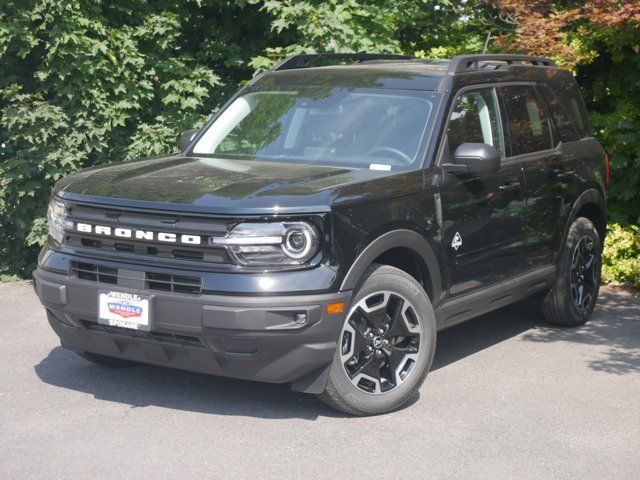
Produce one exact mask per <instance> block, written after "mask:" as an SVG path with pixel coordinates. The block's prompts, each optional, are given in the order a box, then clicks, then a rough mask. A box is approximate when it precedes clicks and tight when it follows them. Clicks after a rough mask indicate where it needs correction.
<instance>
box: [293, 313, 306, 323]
mask: <svg viewBox="0 0 640 480" xmlns="http://www.w3.org/2000/svg"><path fill="white" fill-rule="evenodd" d="M293 321H294V322H296V323H297V324H298V325H304V324H305V323H307V314H306V313H296V314H295V315H294V316H293Z"/></svg>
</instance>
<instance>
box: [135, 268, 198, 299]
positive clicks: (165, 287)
mask: <svg viewBox="0 0 640 480" xmlns="http://www.w3.org/2000/svg"><path fill="white" fill-rule="evenodd" d="M145 282H146V285H147V288H148V289H149V290H161V291H163V292H172V293H191V294H193V295H199V294H200V292H201V290H202V279H201V278H200V277H192V276H187V275H174V274H171V273H152V272H146V273H145Z"/></svg>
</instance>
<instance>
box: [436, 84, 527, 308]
mask: <svg viewBox="0 0 640 480" xmlns="http://www.w3.org/2000/svg"><path fill="white" fill-rule="evenodd" d="M500 105H501V102H500V101H499V99H498V92H497V91H496V89H495V88H493V87H485V88H474V89H472V90H466V91H464V92H463V93H462V94H460V95H459V96H458V97H457V99H456V100H455V102H454V105H453V108H452V110H451V113H450V117H449V122H448V125H447V132H446V136H445V138H444V141H445V145H444V149H443V157H444V158H443V161H449V158H447V157H450V156H451V154H452V153H453V152H454V151H455V149H456V148H457V147H458V146H459V145H461V144H462V143H467V142H471V143H486V144H489V145H491V146H493V147H494V148H496V149H497V150H498V151H499V152H500V154H501V156H502V158H503V160H502V166H501V167H500V169H499V170H498V171H495V172H491V173H486V174H479V175H476V174H473V175H471V174H451V173H446V172H442V174H441V176H439V180H438V182H439V195H438V196H437V197H436V202H437V203H439V204H440V205H436V207H437V208H438V210H439V212H440V213H439V215H438V217H439V218H438V221H439V223H440V228H441V239H442V243H441V249H442V252H441V253H442V255H443V258H445V259H446V260H447V266H448V268H447V274H448V287H449V294H450V295H452V296H457V295H460V294H464V293H470V292H472V291H474V290H478V289H480V288H483V287H486V286H489V285H492V284H495V283H497V282H499V281H502V280H506V279H508V278H510V277H512V276H513V275H516V274H517V273H521V270H522V269H521V264H520V257H521V251H522V246H523V243H524V227H525V198H524V191H525V183H524V174H523V171H522V165H521V163H520V161H519V160H518V159H505V158H504V157H505V153H506V149H505V131H504V130H505V129H504V128H503V125H504V123H503V119H504V118H505V115H504V112H503V111H502V108H501V106H500Z"/></svg>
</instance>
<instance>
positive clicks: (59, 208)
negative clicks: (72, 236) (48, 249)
mask: <svg viewBox="0 0 640 480" xmlns="http://www.w3.org/2000/svg"><path fill="white" fill-rule="evenodd" d="M47 220H48V221H49V235H50V236H51V238H53V239H54V240H55V241H57V242H58V243H62V240H63V239H64V231H65V230H70V229H72V228H73V222H72V221H71V220H68V219H67V206H66V205H65V204H64V203H62V202H61V201H60V200H58V199H56V198H52V199H51V202H49V211H48V213H47Z"/></svg>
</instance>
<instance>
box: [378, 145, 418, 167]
mask: <svg viewBox="0 0 640 480" xmlns="http://www.w3.org/2000/svg"><path fill="white" fill-rule="evenodd" d="M382 152H387V153H390V154H392V155H393V156H394V157H395V158H396V159H397V160H400V162H401V163H402V164H403V165H411V164H412V163H413V159H412V158H411V157H410V156H409V155H407V154H406V153H404V152H403V151H402V150H400V149H398V148H393V147H376V148H372V149H371V150H369V151H368V152H367V156H369V155H373V154H374V153H382Z"/></svg>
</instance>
